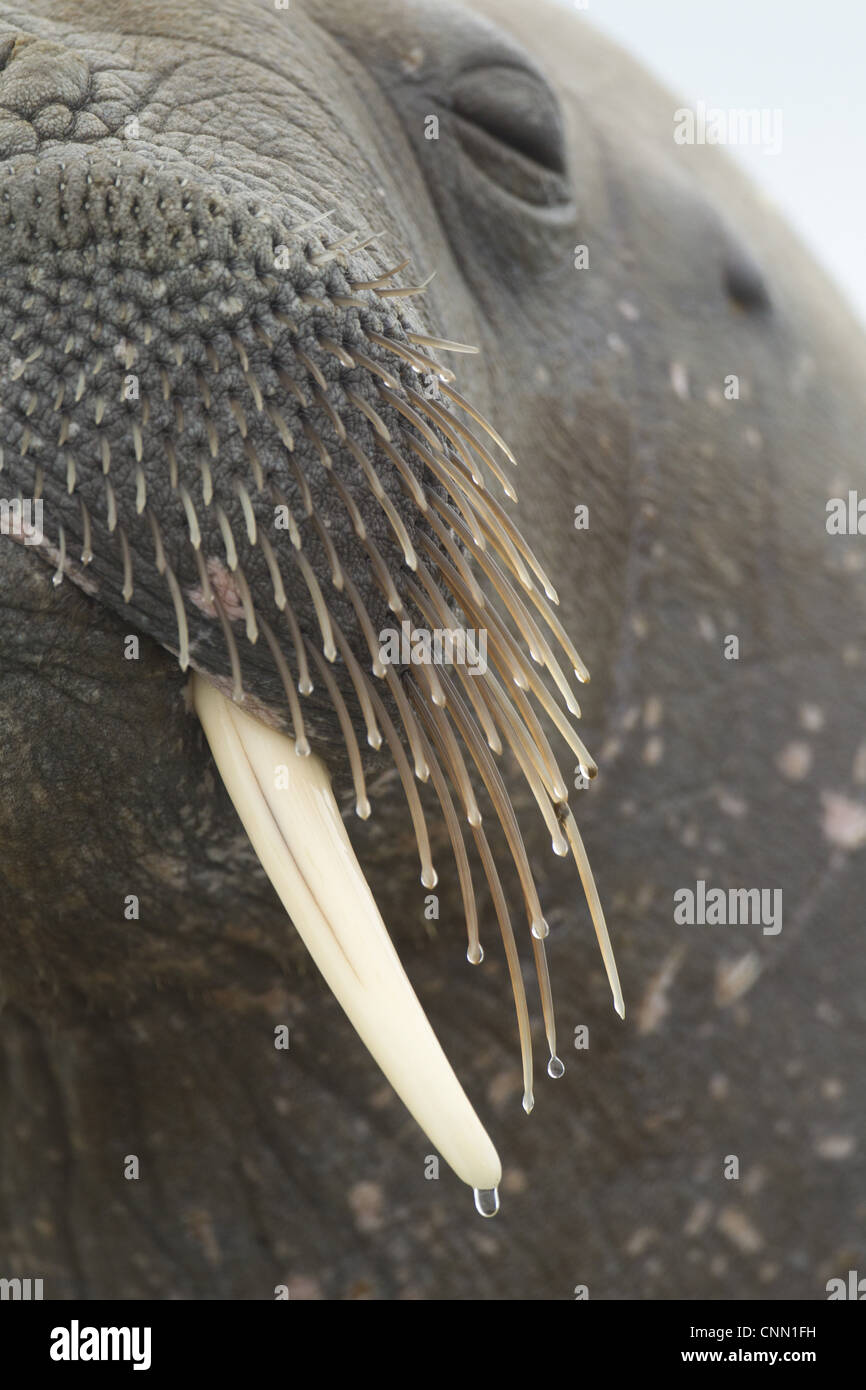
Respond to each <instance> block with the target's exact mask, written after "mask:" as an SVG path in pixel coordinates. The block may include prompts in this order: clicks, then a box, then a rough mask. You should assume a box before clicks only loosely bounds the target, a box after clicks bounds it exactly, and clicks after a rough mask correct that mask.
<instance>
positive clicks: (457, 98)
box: [445, 61, 567, 177]
mask: <svg viewBox="0 0 866 1390" xmlns="http://www.w3.org/2000/svg"><path fill="white" fill-rule="evenodd" d="M476 76H477V77H478V78H480V81H479V83H478V85H477V87H473V82H472V79H473V77H476ZM491 79H493V80H491ZM500 84H501V88H500ZM521 97H522V98H523V102H522V103H521ZM500 102H501V104H500ZM445 104H446V105H447V106H449V108H450V109H451V111H452V112H453V114H454V115H455V116H456V117H457V118H458V120H461V121H465V122H467V123H468V124H469V125H470V126H472V127H474V128H475V130H477V131H480V132H481V133H483V134H484V135H486V136H488V137H489V138H490V139H492V140H495V141H497V142H498V143H499V144H500V145H502V146H503V147H504V148H506V149H508V150H510V151H512V152H513V153H515V154H518V155H520V156H521V157H522V158H524V159H526V160H527V161H529V162H530V163H533V164H535V165H536V166H538V167H539V168H540V169H542V170H544V171H545V172H546V173H548V174H550V175H553V176H555V177H563V176H565V175H566V174H567V160H566V152H565V141H564V135H563V127H562V119H561V114H560V108H559V102H558V100H557V97H556V95H555V93H554V92H553V91H552V90H551V88H550V86H549V84H548V82H547V81H546V79H545V78H544V77H543V76H542V74H541V73H539V72H537V71H536V70H534V69H533V68H530V67H527V66H525V65H517V64H514V63H504V62H497V61H494V62H487V63H474V64H472V65H470V66H468V67H466V68H464V69H463V70H462V71H461V72H460V74H459V75H458V76H457V77H456V78H455V80H454V83H453V84H452V87H451V92H450V99H449V101H447V102H446V103H445ZM485 106H486V107H487V109H485Z"/></svg>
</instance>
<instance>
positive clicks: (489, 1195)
mask: <svg viewBox="0 0 866 1390" xmlns="http://www.w3.org/2000/svg"><path fill="white" fill-rule="evenodd" d="M472 1192H473V1195H474V1197H475V1210H476V1211H478V1212H480V1213H481V1215H482V1216H495V1215H496V1213H497V1212H498V1210H499V1189H498V1188H496V1187H474V1188H473V1189H472Z"/></svg>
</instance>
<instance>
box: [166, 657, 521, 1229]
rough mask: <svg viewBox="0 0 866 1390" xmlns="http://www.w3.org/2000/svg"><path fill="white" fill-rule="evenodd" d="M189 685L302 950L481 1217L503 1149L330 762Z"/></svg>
mask: <svg viewBox="0 0 866 1390" xmlns="http://www.w3.org/2000/svg"><path fill="white" fill-rule="evenodd" d="M192 691H193V702H194V704H195V708H196V711H197V713H198V716H199V719H200V720H201V722H202V725H203V726H204V731H205V734H206V736H207V740H208V743H209V744H210V747H211V752H212V753H213V756H214V759H215V761H216V764H217V767H218V768H219V771H220V774H221V776H222V779H223V782H224V783H225V785H226V788H227V790H228V793H229V795H230V797H231V799H232V801H233V802H234V805H235V809H236V810H237V813H238V815H239V816H240V818H241V820H242V821H243V824H244V828H245V830H246V832H247V834H248V835H249V837H250V841H251V842H252V845H253V848H254V849H255V851H256V853H257V855H258V857H259V859H260V860H261V863H262V866H263V868H264V870H265V873H266V874H267V875H268V878H269V879H270V880H271V883H272V884H273V886H274V888H275V889H276V891H277V893H278V894H279V896H280V898H281V900H282V902H283V905H284V907H285V909H286V911H287V912H288V914H289V916H290V917H291V919H292V921H293V922H294V924H295V927H296V928H297V930H298V932H299V933H300V935H301V937H302V939H303V941H304V944H305V945H306V947H307V950H308V951H309V952H310V955H311V956H312V957H313V960H314V961H315V962H316V965H317V966H318V967H319V969H320V970H321V972H322V974H323V975H324V977H325V980H326V981H327V983H328V985H329V986H330V988H331V989H332V990H333V992H334V994H335V995H336V997H337V1000H338V1001H339V1003H340V1005H341V1006H342V1008H343V1009H344V1010H345V1012H346V1014H347V1016H348V1018H349V1021H350V1022H351V1024H352V1026H353V1027H354V1028H355V1030H356V1032H357V1033H358V1036H359V1037H360V1038H361V1041H362V1042H363V1043H364V1044H365V1046H366V1047H368V1048H369V1050H370V1052H371V1053H372V1054H373V1057H374V1058H375V1059H376V1061H377V1062H378V1064H379V1066H380V1067H381V1068H382V1070H383V1072H384V1073H385V1075H386V1076H387V1078H388V1080H389V1081H390V1082H391V1085H392V1086H393V1087H394V1090H395V1091H396V1092H397V1094H398V1096H399V1097H400V1099H401V1100H402V1101H403V1103H404V1105H405V1106H406V1107H407V1109H408V1110H409V1112H410V1114H412V1115H413V1116H414V1118H415V1119H416V1120H417V1122H418V1124H419V1125H420V1126H421V1128H422V1129H423V1130H424V1132H425V1134H426V1135H427V1137H428V1138H429V1139H430V1141H431V1143H432V1144H433V1145H434V1146H435V1148H436V1149H438V1151H439V1153H440V1154H441V1155H442V1157H443V1158H444V1159H445V1161H446V1162H447V1163H448V1164H449V1165H450V1166H451V1167H452V1168H453V1169H454V1172H455V1173H456V1174H457V1176H458V1177H459V1178H462V1179H463V1181H464V1182H466V1183H468V1184H469V1186H470V1187H472V1188H474V1189H475V1190H476V1206H478V1209H479V1211H482V1213H483V1214H485V1215H486V1214H488V1213H489V1211H490V1210H491V1209H495V1206H496V1205H497V1203H496V1201H495V1200H494V1193H493V1189H495V1188H497V1187H498V1185H499V1181H500V1178H501V1175H502V1168H501V1165H500V1162H499V1156H498V1154H497V1152H496V1150H495V1149H494V1147H493V1144H492V1143H491V1141H490V1139H489V1137H488V1135H487V1133H486V1131H485V1130H484V1127H483V1126H482V1124H481V1121H480V1120H479V1119H478V1116H477V1115H476V1114H475V1111H474V1110H473V1109H472V1106H471V1105H470V1103H469V1101H468V1099H467V1097H466V1095H465V1093H464V1091H463V1088H462V1087H461V1085H460V1082H459V1081H458V1080H457V1077H456V1076H455V1075H454V1072H453V1071H452V1069H451V1065H450V1063H449V1061H448V1059H447V1057H446V1056H445V1053H444V1052H443V1051H442V1048H441V1047H440V1045H439V1042H438V1040H437V1038H436V1035H435V1033H434V1032H433V1029H432V1028H431V1026H430V1023H429V1022H428V1019H427V1015H426V1014H425V1013H424V1010H423V1009H422V1008H421V1005H420V1003H419V1002H418V999H417V997H416V995H415V993H414V991H413V989H412V986H411V984H410V983H409V980H408V978H407V976H406V973H405V971H404V970H403V967H402V965H401V964H400V960H399V958H398V956H397V952H396V951H395V950H394V947H393V945H392V943H391V938H390V937H389V935H388V932H387V929H386V927H385V923H384V922H383V921H382V918H381V916H380V915H379V910H378V908H377V907H376V904H375V902H374V900H373V895H372V893H371V892H370V889H369V887H368V886H367V881H366V879H365V878H364V875H363V873H362V871H361V867H360V865H359V863H358V861H357V859H356V858H355V853H354V851H353V849H352V846H351V844H350V842H349V837H348V835H347V834H346V829H345V826H344V825H343V819H342V816H341V815H340V811H339V808H338V806H337V803H336V800H335V799H334V794H333V792H332V791H331V784H330V779H329V777H328V773H327V769H326V768H325V766H324V764H323V763H321V762H320V761H319V759H318V758H316V757H305V758H302V757H299V756H298V755H297V754H296V753H295V745H294V743H293V741H292V739H290V738H288V737H286V735H285V734H280V733H276V732H275V731H274V730H273V729H269V728H267V727H266V726H265V725H264V724H260V723H259V722H258V720H256V719H252V718H251V717H250V716H249V715H247V714H243V713H242V712H241V711H240V710H239V709H238V708H237V706H236V705H234V704H233V703H232V702H231V701H230V700H227V699H226V697H225V696H224V695H221V694H220V693H219V691H218V690H216V689H215V688H214V687H213V686H212V685H211V684H210V683H209V682H208V681H206V680H204V679H203V678H202V677H200V676H198V675H194V676H193V681H192ZM488 1193H489V1194H490V1197H489V1198H487V1197H486V1194H488Z"/></svg>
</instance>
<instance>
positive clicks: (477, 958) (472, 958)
mask: <svg viewBox="0 0 866 1390" xmlns="http://www.w3.org/2000/svg"><path fill="white" fill-rule="evenodd" d="M466 959H467V960H468V962H469V964H470V965H480V964H481V962H482V961H483V959H484V947H483V946H478V947H477V948H476V950H475V954H474V955H473V953H472V947H471V946H470V947H469V950H468V951H467V952H466Z"/></svg>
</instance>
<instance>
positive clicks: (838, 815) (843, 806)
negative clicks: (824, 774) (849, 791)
mask: <svg viewBox="0 0 866 1390" xmlns="http://www.w3.org/2000/svg"><path fill="white" fill-rule="evenodd" d="M821 802H822V804H823V807H824V820H823V825H822V829H823V831H824V836H825V839H827V840H829V841H830V844H831V845H835V846H836V847H837V848H838V849H842V850H847V851H849V852H852V851H854V850H858V849H862V848H863V846H864V845H866V806H864V805H863V804H862V803H861V802H859V801H851V800H850V798H849V797H847V796H842V795H841V794H840V793H838V792H827V791H822V793H821Z"/></svg>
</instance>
